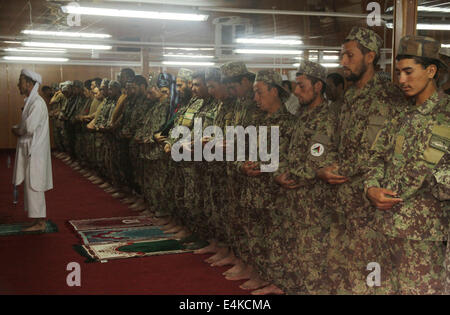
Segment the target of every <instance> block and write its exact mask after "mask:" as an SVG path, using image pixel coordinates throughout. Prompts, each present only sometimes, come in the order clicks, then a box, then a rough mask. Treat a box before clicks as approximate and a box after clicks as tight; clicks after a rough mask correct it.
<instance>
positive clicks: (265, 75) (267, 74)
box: [255, 69, 289, 100]
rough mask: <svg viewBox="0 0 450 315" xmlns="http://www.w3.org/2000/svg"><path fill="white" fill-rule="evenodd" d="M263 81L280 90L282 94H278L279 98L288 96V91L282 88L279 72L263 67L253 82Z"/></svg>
mask: <svg viewBox="0 0 450 315" xmlns="http://www.w3.org/2000/svg"><path fill="white" fill-rule="evenodd" d="M258 81H260V82H264V83H266V84H267V85H276V86H278V87H279V88H281V89H280V91H282V94H281V95H280V98H281V99H283V100H284V99H285V98H287V97H289V93H288V92H287V91H286V90H285V89H284V88H283V79H282V78H281V74H279V73H278V72H276V71H275V70H273V69H264V70H260V71H258V73H257V74H256V78H255V82H258Z"/></svg>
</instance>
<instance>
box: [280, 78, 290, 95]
mask: <svg viewBox="0 0 450 315" xmlns="http://www.w3.org/2000/svg"><path fill="white" fill-rule="evenodd" d="M282 84H283V86H284V85H287V86H288V89H289V92H290V93H292V84H291V81H289V80H283V83H282Z"/></svg>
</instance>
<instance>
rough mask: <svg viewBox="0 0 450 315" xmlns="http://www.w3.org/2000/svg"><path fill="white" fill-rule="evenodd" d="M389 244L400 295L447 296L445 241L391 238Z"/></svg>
mask: <svg viewBox="0 0 450 315" xmlns="http://www.w3.org/2000/svg"><path fill="white" fill-rule="evenodd" d="M387 243H388V245H389V249H390V252H391V255H392V259H393V264H394V268H393V278H394V279H395V283H396V285H397V289H398V291H397V293H398V294H408V295H409V294H419V295H424V294H444V293H445V285H444V281H443V280H444V279H445V266H444V261H445V250H446V244H445V242H442V241H436V242H433V241H416V240H408V239H401V238H389V237H388V238H387ZM382 270H383V269H382Z"/></svg>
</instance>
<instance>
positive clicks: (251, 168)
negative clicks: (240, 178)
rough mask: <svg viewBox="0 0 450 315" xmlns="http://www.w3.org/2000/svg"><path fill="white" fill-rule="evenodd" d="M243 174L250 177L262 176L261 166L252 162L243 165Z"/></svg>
mask: <svg viewBox="0 0 450 315" xmlns="http://www.w3.org/2000/svg"><path fill="white" fill-rule="evenodd" d="M242 172H243V173H244V174H245V175H247V176H249V177H256V176H259V175H261V170H260V169H259V164H258V163H256V162H250V161H247V162H244V164H243V165H242Z"/></svg>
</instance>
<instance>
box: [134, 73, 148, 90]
mask: <svg viewBox="0 0 450 315" xmlns="http://www.w3.org/2000/svg"><path fill="white" fill-rule="evenodd" d="M133 83H134V84H136V85H137V86H140V85H142V84H144V85H145V87H146V88H147V86H148V83H147V80H146V79H145V77H143V76H142V75H137V76H135V77H134V80H133Z"/></svg>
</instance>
